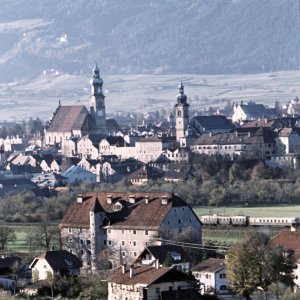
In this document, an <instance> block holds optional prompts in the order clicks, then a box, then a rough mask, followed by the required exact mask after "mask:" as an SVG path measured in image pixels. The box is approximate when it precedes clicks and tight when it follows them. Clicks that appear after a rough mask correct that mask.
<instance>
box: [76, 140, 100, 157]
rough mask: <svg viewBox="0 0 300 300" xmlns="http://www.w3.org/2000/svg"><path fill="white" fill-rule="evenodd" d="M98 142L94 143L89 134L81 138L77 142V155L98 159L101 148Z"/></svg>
mask: <svg viewBox="0 0 300 300" xmlns="http://www.w3.org/2000/svg"><path fill="white" fill-rule="evenodd" d="M98 145H99V142H98V143H94V142H93V139H92V138H91V137H90V136H89V135H87V136H83V137H82V138H80V139H79V140H78V142H77V156H78V157H81V158H82V157H85V158H87V159H98V158H99V149H98Z"/></svg>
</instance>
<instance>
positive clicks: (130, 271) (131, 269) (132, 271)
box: [129, 265, 134, 278]
mask: <svg viewBox="0 0 300 300" xmlns="http://www.w3.org/2000/svg"><path fill="white" fill-rule="evenodd" d="M133 276H134V266H133V265H131V266H130V269H129V277H130V278H132V277H133Z"/></svg>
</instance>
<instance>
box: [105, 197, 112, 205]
mask: <svg viewBox="0 0 300 300" xmlns="http://www.w3.org/2000/svg"><path fill="white" fill-rule="evenodd" d="M106 202H107V204H112V195H107V196H106Z"/></svg>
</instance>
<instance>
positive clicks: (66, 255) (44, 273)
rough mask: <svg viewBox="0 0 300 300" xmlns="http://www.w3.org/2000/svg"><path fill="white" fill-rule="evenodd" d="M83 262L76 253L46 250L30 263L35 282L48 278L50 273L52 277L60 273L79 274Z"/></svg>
mask: <svg viewBox="0 0 300 300" xmlns="http://www.w3.org/2000/svg"><path fill="white" fill-rule="evenodd" d="M80 267H81V262H80V260H79V259H78V258H77V257H76V255H74V254H72V253H70V252H68V251H66V250H57V251H46V252H45V253H43V254H42V255H40V256H37V257H36V258H34V260H33V261H32V263H31V264H30V268H31V269H32V274H33V276H32V277H33V282H35V281H38V280H46V279H47V277H48V276H49V274H51V276H52V278H54V276H55V275H56V274H57V273H59V274H60V275H62V276H64V275H67V276H71V275H79V274H80Z"/></svg>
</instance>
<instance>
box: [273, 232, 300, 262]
mask: <svg viewBox="0 0 300 300" xmlns="http://www.w3.org/2000/svg"><path fill="white" fill-rule="evenodd" d="M270 243H271V245H272V246H281V247H283V249H284V250H293V251H295V257H296V259H297V261H298V262H300V231H291V230H282V231H280V232H279V233H278V234H277V235H275V236H274V237H273V238H272V240H271V241H270Z"/></svg>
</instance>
